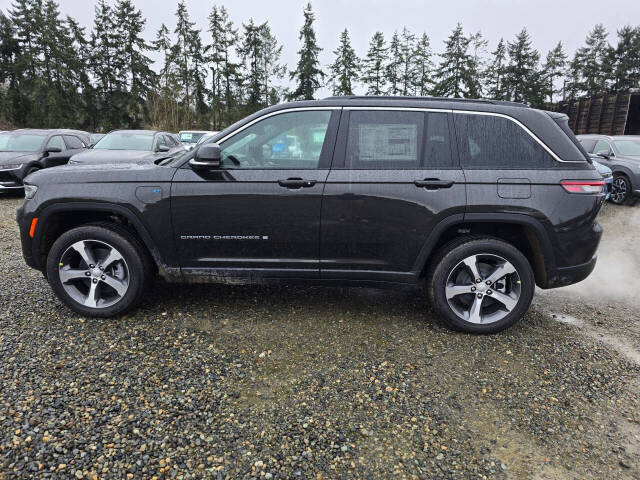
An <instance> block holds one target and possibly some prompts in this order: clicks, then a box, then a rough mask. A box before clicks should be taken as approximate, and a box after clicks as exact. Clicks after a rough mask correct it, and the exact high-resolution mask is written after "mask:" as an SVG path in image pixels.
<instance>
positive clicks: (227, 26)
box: [209, 5, 238, 130]
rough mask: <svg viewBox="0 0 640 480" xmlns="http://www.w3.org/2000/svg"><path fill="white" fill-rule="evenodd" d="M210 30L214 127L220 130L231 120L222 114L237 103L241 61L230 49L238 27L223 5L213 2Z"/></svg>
mask: <svg viewBox="0 0 640 480" xmlns="http://www.w3.org/2000/svg"><path fill="white" fill-rule="evenodd" d="M209 33H210V34H211V46H210V50H209V55H210V56H209V64H210V66H211V73H212V75H213V79H212V86H211V112H212V124H213V125H212V128H213V129H214V130H220V129H221V128H222V126H223V125H224V124H226V123H229V122H228V119H226V120H225V119H223V115H226V116H227V117H228V116H229V112H230V110H231V109H232V108H234V105H235V97H234V91H233V86H234V84H235V83H236V82H235V81H234V79H236V77H237V75H238V65H237V64H236V63H235V62H233V61H232V60H231V52H232V51H233V49H234V48H235V46H236V43H237V41H238V30H237V29H235V28H234V26H233V22H232V21H231V20H229V15H228V13H227V10H226V9H225V8H224V7H220V8H218V7H217V6H215V5H214V6H213V8H212V10H211V13H210V14H209Z"/></svg>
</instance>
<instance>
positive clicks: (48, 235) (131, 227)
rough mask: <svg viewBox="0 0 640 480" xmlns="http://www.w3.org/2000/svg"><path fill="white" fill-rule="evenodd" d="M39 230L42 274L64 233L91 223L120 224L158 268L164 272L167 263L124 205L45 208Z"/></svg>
mask: <svg viewBox="0 0 640 480" xmlns="http://www.w3.org/2000/svg"><path fill="white" fill-rule="evenodd" d="M36 216H37V217H38V227H39V228H38V229H37V230H36V234H35V236H34V239H33V243H32V249H33V258H34V260H35V261H36V263H37V266H38V268H40V269H41V270H42V269H44V267H45V266H46V258H47V255H48V253H49V250H50V249H51V245H53V242H54V241H55V240H56V239H57V238H58V237H59V236H60V235H61V234H62V233H64V232H66V231H68V230H70V229H72V228H75V227H78V226H81V225H86V224H89V223H95V222H101V221H107V222H113V223H117V224H120V225H121V226H123V227H124V228H126V229H127V230H128V231H129V232H130V233H131V234H132V235H135V236H137V237H138V238H139V239H140V240H141V242H142V244H143V246H144V247H145V248H146V250H147V252H148V253H149V254H150V255H151V258H153V261H154V263H155V264H156V267H158V268H159V269H162V268H163V266H164V261H163V259H162V256H161V254H160V251H159V250H158V249H157V248H156V246H155V244H154V243H153V240H152V238H151V235H150V234H149V231H148V230H147V228H146V227H145V226H144V224H143V223H142V221H141V220H140V219H139V218H138V217H137V216H136V215H135V214H134V213H133V212H132V211H131V210H129V209H128V208H126V207H123V206H122V205H114V204H106V203H92V202H70V203H64V204H55V205H50V206H48V207H46V208H45V209H44V210H42V211H41V212H40V213H39V214H37V215H36Z"/></svg>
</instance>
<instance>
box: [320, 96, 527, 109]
mask: <svg viewBox="0 0 640 480" xmlns="http://www.w3.org/2000/svg"><path fill="white" fill-rule="evenodd" d="M323 100H339V101H348V100H369V101H376V100H409V101H414V102H453V103H461V104H465V103H480V104H489V105H507V106H511V107H522V108H529V106H528V105H525V104H524V103H518V102H507V101H504V100H490V99H484V98H446V97H420V96H411V95H404V96H392V95H375V96H374V95H346V96H333V97H327V98H324V99H323Z"/></svg>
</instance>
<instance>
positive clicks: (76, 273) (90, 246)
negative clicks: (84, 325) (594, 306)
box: [47, 225, 151, 317]
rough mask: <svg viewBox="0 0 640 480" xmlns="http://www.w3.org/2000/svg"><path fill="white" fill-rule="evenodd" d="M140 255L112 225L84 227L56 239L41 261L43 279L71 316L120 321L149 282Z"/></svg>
mask: <svg viewBox="0 0 640 480" xmlns="http://www.w3.org/2000/svg"><path fill="white" fill-rule="evenodd" d="M150 273H151V269H150V266H149V261H148V258H147V255H146V252H145V251H144V250H143V248H142V246H141V245H140V243H139V242H138V241H137V240H136V239H135V237H133V236H132V235H131V234H130V233H129V232H128V231H127V230H125V229H123V228H121V227H119V226H117V225H86V226H82V227H78V228H74V229H72V230H69V231H68V232H65V233H64V234H62V235H61V236H60V237H59V238H58V239H57V240H56V241H55V242H54V244H53V246H52V247H51V250H50V252H49V255H48V257H47V278H48V280H49V283H50V285H51V288H52V289H53V291H54V292H55V293H56V295H57V296H58V298H60V300H62V301H63V302H64V303H65V304H67V305H68V306H69V307H70V308H71V309H72V310H74V311H75V312H77V313H80V314H82V315H86V316H92V317H111V316H115V315H120V314H122V313H125V312H126V311H128V310H130V309H132V308H133V307H135V306H136V305H137V304H138V303H139V302H140V300H141V299H142V296H143V294H144V291H145V286H147V285H148V284H149V283H150V281H151V275H150Z"/></svg>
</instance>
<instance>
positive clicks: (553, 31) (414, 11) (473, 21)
mask: <svg viewBox="0 0 640 480" xmlns="http://www.w3.org/2000/svg"><path fill="white" fill-rule="evenodd" d="M59 1H60V10H61V12H62V13H63V14H65V15H66V14H68V15H71V16H72V17H74V18H76V19H77V20H78V21H79V22H80V23H81V24H82V25H84V26H87V27H89V28H90V26H91V24H92V22H93V16H94V11H93V10H94V4H95V3H94V2H93V1H92V0H59ZM5 2H7V4H8V3H9V0H0V5H1V4H2V3H5ZM111 2H112V3H113V2H115V0H111ZM134 3H135V4H136V6H137V7H138V8H139V9H141V10H142V13H143V14H144V15H145V16H146V18H147V28H146V31H145V37H146V38H147V39H149V40H151V39H153V38H154V37H155V33H156V31H157V30H158V28H159V26H160V24H161V23H163V22H164V23H166V24H167V26H169V28H171V29H173V28H174V27H175V21H174V19H175V17H174V14H175V11H176V6H177V1H176V0H134ZM214 3H216V4H218V5H224V6H225V7H226V8H227V10H228V11H229V15H230V17H231V19H232V20H233V21H234V23H235V24H236V25H237V26H240V25H241V23H242V22H245V23H246V22H247V21H248V20H249V18H251V17H253V19H254V20H255V21H256V22H264V21H265V20H268V21H269V24H270V25H271V28H272V30H273V32H274V33H275V35H276V37H277V38H278V40H279V41H280V43H282V44H283V45H284V51H283V61H284V63H286V64H287V65H288V66H289V68H292V67H293V66H294V65H295V62H296V52H297V50H298V48H299V42H298V32H299V30H300V26H301V25H302V20H303V19H302V10H303V7H304V5H306V3H307V2H306V0H305V1H303V0H254V1H251V0H228V1H224V2H221V1H216V2H213V1H206V0H205V1H203V0H186V4H187V8H188V11H189V14H190V16H191V20H192V21H195V22H196V25H197V27H198V28H200V29H202V30H203V32H204V37H205V39H206V38H208V34H207V33H206V29H207V16H208V14H209V11H210V10H211V6H212V5H213V4H214ZM312 5H313V10H314V12H315V14H316V33H317V36H318V40H319V43H320V46H321V47H322V48H323V49H324V50H323V52H322V54H321V56H320V58H321V61H322V63H323V65H324V66H326V65H328V64H329V63H331V61H332V57H333V55H332V52H333V50H334V49H335V48H336V46H337V43H338V35H339V34H340V32H341V31H342V30H343V29H344V28H345V27H346V28H348V29H349V33H350V35H351V39H352V43H353V46H354V48H355V49H356V52H357V53H358V55H360V56H363V55H364V54H365V53H366V50H367V46H368V43H369V40H370V38H371V36H372V34H373V33H374V32H376V31H377V30H380V31H382V32H383V33H384V34H385V38H386V39H387V40H388V39H389V38H390V37H391V35H392V34H393V31H394V30H401V29H402V27H403V26H406V27H407V28H409V30H411V31H412V32H414V33H416V34H421V33H422V32H427V34H428V35H429V37H430V38H431V44H432V47H433V50H434V52H436V53H437V52H441V51H442V50H443V41H444V40H446V38H447V37H448V35H449V34H450V32H451V30H452V29H453V28H454V27H455V25H456V23H457V22H461V23H462V26H463V28H464V30H465V32H466V33H472V32H476V31H481V32H482V34H483V35H484V37H485V38H486V39H487V40H489V47H488V48H489V51H492V50H493V49H495V45H496V43H497V42H498V40H499V39H500V37H504V38H505V40H511V39H513V37H514V36H515V35H516V33H518V32H519V31H520V30H521V29H522V27H526V28H527V30H528V31H529V33H530V34H531V37H532V39H533V44H534V47H535V48H537V49H538V50H540V52H541V53H542V56H543V58H544V55H546V52H547V51H548V50H549V49H551V48H552V47H553V46H555V44H556V43H557V42H558V41H559V40H561V41H562V43H563V45H564V46H565V51H566V52H569V53H570V54H571V55H572V54H573V52H574V51H575V50H576V48H578V47H580V46H581V45H582V44H583V42H584V38H585V36H586V35H587V33H588V32H589V30H591V29H592V28H593V26H594V25H595V24H596V23H602V24H604V26H605V27H606V28H607V30H608V31H609V32H610V40H611V41H612V42H614V41H615V31H616V30H617V29H618V28H620V27H622V26H624V25H626V24H631V25H640V1H639V0H608V1H606V2H603V1H602V0H580V1H575V0H574V1H566V0H464V1H461V0H457V1H456V0H448V1H444V2H443V1H441V0H438V1H431V0H422V1H420V0H342V1H341V0H315V1H313V2H312Z"/></svg>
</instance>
